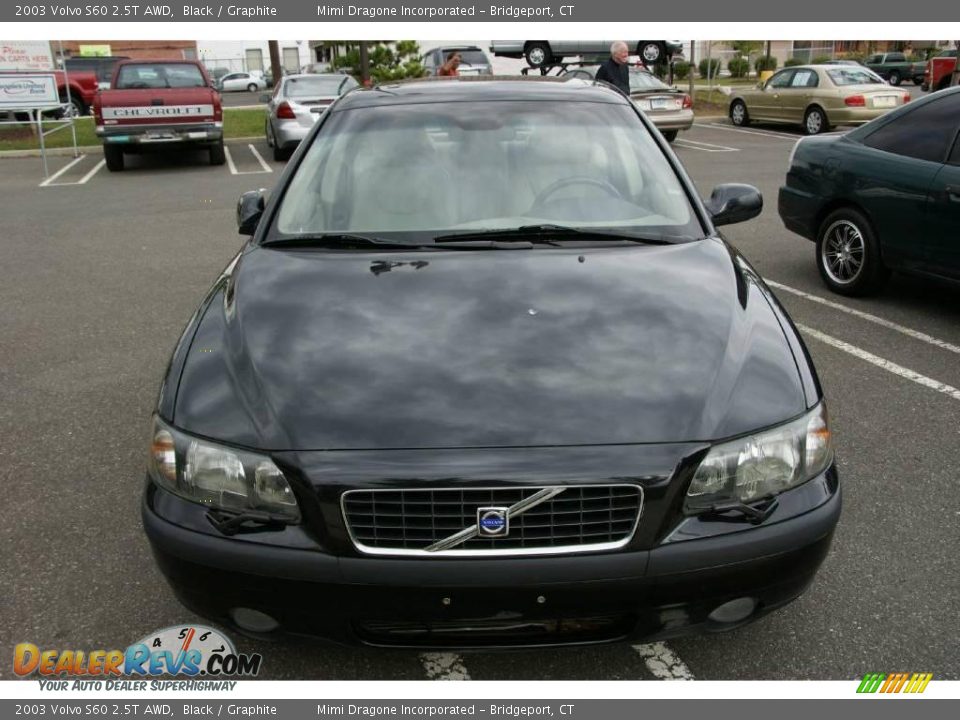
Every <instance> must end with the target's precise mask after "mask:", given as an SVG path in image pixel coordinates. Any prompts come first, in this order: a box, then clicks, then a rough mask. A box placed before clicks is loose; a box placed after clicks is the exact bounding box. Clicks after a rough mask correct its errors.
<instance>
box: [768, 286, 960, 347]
mask: <svg viewBox="0 0 960 720" xmlns="http://www.w3.org/2000/svg"><path fill="white" fill-rule="evenodd" d="M763 280H764V282H765V283H767V285H769V286H770V287H772V288H775V289H777V290H783V291H784V292H788V293H791V294H793V295H796V296H797V297H802V298H803V299H804V300H809V301H811V302H815V303H819V304H820V305H825V306H826V307H829V308H833V309H834V310H839V311H840V312H845V313H847V314H848V315H853V316H854V317H858V318H860V319H861V320H867V321H868V322H872V323H876V324H877V325H880V326H882V327H885V328H887V329H889V330H895V331H897V332H898V333H903V334H904V335H906V336H908V337H912V338H913V339H914V340H920V341H922V342H925V343H928V344H930V345H933V346H935V347H938V348H940V349H942V350H948V351H949V352H952V353H957V354H958V355H960V346H957V345H954V344H953V343H948V342H947V341H945V340H941V339H940V338H935V337H933V336H932V335H927V334H926V333H922V332H920V331H918V330H912V329H910V328H908V327H904V326H903V325H899V324H897V323H895V322H892V321H890V320H885V319H883V318H882V317H877V316H876V315H871V314H870V313H865V312H863V311H862V310H855V309H853V308H850V307H847V306H846V305H842V304H841V303H838V302H834V301H832V300H827V299H826V298H822V297H820V296H818V295H811V294H810V293H807V292H804V291H803V290H797V289H796V288H792V287H789V286H787V285H782V284H781V283H778V282H775V281H773V280H768V279H767V278H764V279H763Z"/></svg>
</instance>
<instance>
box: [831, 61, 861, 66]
mask: <svg viewBox="0 0 960 720" xmlns="http://www.w3.org/2000/svg"><path fill="white" fill-rule="evenodd" d="M823 64H824V65H855V66H857V67H863V63H862V62H860V61H859V60H827V61H826V62H825V63H823Z"/></svg>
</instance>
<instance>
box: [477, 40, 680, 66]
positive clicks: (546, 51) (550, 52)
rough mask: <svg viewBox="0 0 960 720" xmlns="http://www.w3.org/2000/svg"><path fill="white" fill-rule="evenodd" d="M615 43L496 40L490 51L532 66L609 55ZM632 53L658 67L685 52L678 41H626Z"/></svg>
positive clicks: (645, 62) (603, 41)
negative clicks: (521, 60)
mask: <svg viewBox="0 0 960 720" xmlns="http://www.w3.org/2000/svg"><path fill="white" fill-rule="evenodd" d="M614 42H615V41H614V40H494V41H493V42H492V43H491V44H490V52H491V53H493V54H494V55H498V56H501V57H511V58H525V59H526V61H527V64H528V65H530V67H542V66H544V65H553V64H555V63H560V62H563V59H564V58H566V57H572V56H574V55H580V56H584V55H609V54H610V46H611V45H612V44H613V43H614ZM624 42H626V43H627V47H629V48H630V52H631V54H635V55H637V56H639V57H640V58H641V60H642V61H643V62H644V64H646V65H656V64H657V63H660V62H663V61H665V60H668V59H669V58H670V57H671V56H673V55H680V54H682V53H683V43H681V42H680V41H679V40H625V41H624Z"/></svg>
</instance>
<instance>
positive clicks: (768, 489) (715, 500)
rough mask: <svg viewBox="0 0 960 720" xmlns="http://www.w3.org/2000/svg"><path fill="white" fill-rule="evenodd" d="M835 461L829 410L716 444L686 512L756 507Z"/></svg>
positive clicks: (695, 482)
mask: <svg viewBox="0 0 960 720" xmlns="http://www.w3.org/2000/svg"><path fill="white" fill-rule="evenodd" d="M831 462H833V444H832V441H831V438H830V428H829V425H828V422H827V408H826V405H825V404H824V403H823V402H821V403H820V404H819V405H817V406H816V407H815V408H814V409H813V410H811V411H810V412H808V413H807V414H805V415H804V416H803V417H801V418H798V419H796V420H793V421H791V422H788V423H786V424H784V425H781V426H779V427H776V428H772V429H770V430H764V431H762V432H759V433H754V434H753V435H749V436H747V437H742V438H738V439H737V440H731V441H729V442H725V443H721V444H719V445H715V446H714V447H712V448H711V449H710V451H709V452H708V453H707V455H706V457H704V459H703V460H702V461H701V463H700V467H698V468H697V471H696V473H694V476H693V480H692V481H691V482H690V487H689V488H688V489H687V497H686V500H685V503H684V510H685V511H686V512H687V513H688V514H696V513H698V512H703V511H705V510H710V509H711V508H714V507H716V506H718V505H724V504H728V503H744V504H746V503H751V502H754V501H756V500H760V499H762V498H767V497H771V496H773V495H777V494H778V493H782V492H783V491H784V490H789V489H790V488H793V487H796V486H797V485H801V484H802V483H805V482H806V481H807V480H810V479H811V478H813V477H816V476H817V475H819V474H820V473H822V472H823V471H824V470H826V469H827V468H828V467H829V466H830V463H831Z"/></svg>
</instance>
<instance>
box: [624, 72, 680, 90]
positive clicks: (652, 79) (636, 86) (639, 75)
mask: <svg viewBox="0 0 960 720" xmlns="http://www.w3.org/2000/svg"><path fill="white" fill-rule="evenodd" d="M670 89H671V88H670V86H669V85H667V84H666V83H664V82H662V81H661V80H660V79H659V78H658V77H657V76H656V75H653V74H651V73H648V72H643V71H634V72H631V73H630V92H645V91H647V90H670Z"/></svg>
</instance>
